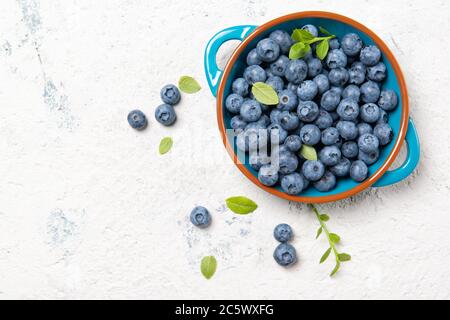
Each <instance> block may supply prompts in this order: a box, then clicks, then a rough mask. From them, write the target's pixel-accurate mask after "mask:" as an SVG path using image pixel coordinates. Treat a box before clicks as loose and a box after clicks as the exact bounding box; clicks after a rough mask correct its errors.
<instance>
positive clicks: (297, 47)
mask: <svg viewBox="0 0 450 320" xmlns="http://www.w3.org/2000/svg"><path fill="white" fill-rule="evenodd" d="M310 50H311V46H310V45H309V44H307V43H303V42H297V43H296V44H294V45H293V46H292V47H291V50H290V51H289V59H291V60H297V59H301V58H304V57H305V56H306V54H307V53H308V52H309V51H310Z"/></svg>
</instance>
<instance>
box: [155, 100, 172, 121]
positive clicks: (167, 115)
mask: <svg viewBox="0 0 450 320" xmlns="http://www.w3.org/2000/svg"><path fill="white" fill-rule="evenodd" d="M155 119H156V121H158V122H159V123H161V124H162V125H164V126H171V125H172V124H174V123H175V121H176V120H177V115H176V113H175V109H174V108H173V107H172V106H171V105H170V104H162V105H160V106H159V107H158V108H156V110H155Z"/></svg>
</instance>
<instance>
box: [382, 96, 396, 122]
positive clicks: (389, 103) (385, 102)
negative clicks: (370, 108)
mask: <svg viewBox="0 0 450 320" xmlns="http://www.w3.org/2000/svg"><path fill="white" fill-rule="evenodd" d="M378 105H379V106H380V108H381V109H383V110H385V111H392V110H394V109H395V108H397V105H398V97H397V93H396V92H395V91H394V90H383V91H381V95H380V99H379V100H378ZM386 122H387V121H386Z"/></svg>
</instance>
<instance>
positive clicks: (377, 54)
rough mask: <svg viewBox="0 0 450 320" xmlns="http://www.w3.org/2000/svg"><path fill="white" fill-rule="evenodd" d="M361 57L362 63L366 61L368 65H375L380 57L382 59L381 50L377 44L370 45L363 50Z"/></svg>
mask: <svg viewBox="0 0 450 320" xmlns="http://www.w3.org/2000/svg"><path fill="white" fill-rule="evenodd" d="M359 59H360V60H361V62H362V63H364V64H365V65H366V66H369V67H371V66H374V65H376V64H377V63H378V62H379V61H380V59H381V51H380V49H378V47H377V46H368V47H365V48H363V49H362V50H361V54H360V56H359Z"/></svg>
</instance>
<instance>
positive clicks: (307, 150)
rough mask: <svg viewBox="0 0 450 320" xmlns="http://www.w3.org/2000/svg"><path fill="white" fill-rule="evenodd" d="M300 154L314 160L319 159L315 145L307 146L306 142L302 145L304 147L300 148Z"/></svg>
mask: <svg viewBox="0 0 450 320" xmlns="http://www.w3.org/2000/svg"><path fill="white" fill-rule="evenodd" d="M300 155H301V156H302V157H303V158H304V159H306V160H312V161H316V160H317V152H316V149H314V148H313V147H310V146H307V145H306V144H304V145H303V146H302V148H301V149H300Z"/></svg>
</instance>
